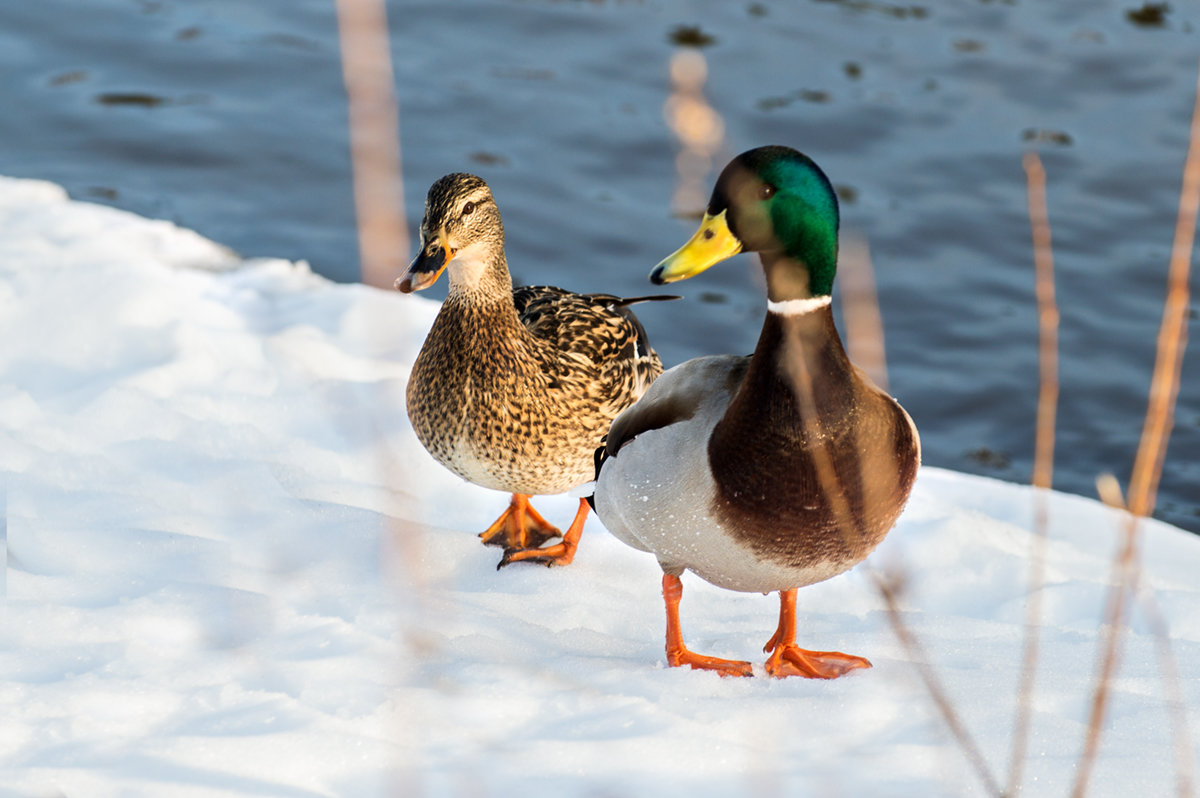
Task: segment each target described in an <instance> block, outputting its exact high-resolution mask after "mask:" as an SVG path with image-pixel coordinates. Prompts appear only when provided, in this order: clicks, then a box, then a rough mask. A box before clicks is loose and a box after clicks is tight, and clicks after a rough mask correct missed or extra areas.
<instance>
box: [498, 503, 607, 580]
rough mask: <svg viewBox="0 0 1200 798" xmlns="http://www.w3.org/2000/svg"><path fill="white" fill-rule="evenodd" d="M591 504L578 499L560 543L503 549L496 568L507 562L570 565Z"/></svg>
mask: <svg viewBox="0 0 1200 798" xmlns="http://www.w3.org/2000/svg"><path fill="white" fill-rule="evenodd" d="M589 510H591V506H590V505H589V504H588V500H587V499H580V500H579V510H578V511H577V512H576V513H575V520H574V521H572V522H571V526H569V527H567V533H566V534H565V535H563V538H562V542H561V543H555V544H554V545H553V546H546V547H544V548H540V549H539V548H537V547H533V548H528V549H512V548H510V549H505V550H504V556H503V557H501V558H500V564H499V565H497V566H496V568H497V569H499V568H503V567H504V566H506V565H508V564H509V563H514V562H537V563H542V564H543V565H545V566H547V567H549V566H551V565H570V564H571V561H572V560H574V559H575V550H576V549H577V548H579V536H580V535H582V534H583V525H584V523H585V522H586V521H587V517H588V511H589Z"/></svg>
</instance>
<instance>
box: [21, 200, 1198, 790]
mask: <svg viewBox="0 0 1200 798" xmlns="http://www.w3.org/2000/svg"><path fill="white" fill-rule="evenodd" d="M0 229H2V234H0V340H2V341H3V345H2V346H0V496H5V495H6V497H7V506H6V521H7V525H6V529H7V565H8V567H7V570H6V572H5V574H4V577H5V590H6V596H7V602H6V605H5V607H6V609H5V622H4V627H3V636H2V638H0V706H2V707H3V708H4V709H3V712H0V795H6V796H7V795H21V796H25V795H29V796H57V795H65V796H72V798H73V797H74V796H88V797H89V798H96V797H100V798H103V797H104V796H118V795H120V796H125V795H170V796H218V795H262V796H375V795H379V796H384V795H386V796H453V797H454V798H459V797H460V796H461V797H463V798H475V797H476V796H478V797H479V798H488V797H489V796H497V797H500V796H510V795H511V796H517V795H519V796H530V797H534V796H546V797H547V798H551V797H553V798H561V797H564V796H565V797H571V796H579V797H580V798H622V797H623V796H631V797H632V796H643V795H654V796H656V798H664V797H666V796H689V798H690V797H693V796H710V795H711V796H762V795H767V794H776V795H799V796H803V795H814V796H839V795H872V796H931V795H933V796H958V795H969V794H981V793H982V787H981V786H980V782H979V781H978V780H977V779H976V777H975V775H974V774H973V772H972V771H971V770H970V769H969V768H968V766H967V765H966V764H965V762H964V759H963V757H962V755H961V753H960V751H959V749H958V748H957V747H956V745H955V744H954V743H953V741H952V740H951V739H950V738H949V736H948V734H947V733H946V732H945V727H944V726H943V724H942V723H941V721H940V720H939V718H938V717H937V715H936V712H935V710H934V709H933V706H932V704H931V703H930V701H929V700H928V699H927V697H926V693H925V691H924V688H923V687H922V685H921V683H920V682H919V680H918V677H917V674H916V671H915V669H914V668H913V666H912V663H911V661H910V658H909V656H908V655H907V654H906V653H905V651H904V649H903V648H902V647H901V646H900V644H899V643H898V642H897V640H896V638H895V637H894V636H893V634H892V632H891V631H890V628H889V626H888V623H887V618H886V614H885V612H884V605H883V602H882V600H881V599H880V597H879V596H878V595H877V594H876V593H875V591H874V589H873V587H872V586H871V582H870V580H869V579H868V578H866V575H865V574H864V573H862V572H861V570H857V571H854V572H852V573H850V574H848V575H846V576H843V577H839V578H837V579H834V580H831V581H829V582H826V583H823V584H820V585H816V586H813V587H810V588H807V589H805V590H804V591H802V592H801V594H800V602H799V604H800V628H801V639H800V643H801V644H802V645H807V646H809V647H811V648H818V649H840V650H844V651H848V652H852V653H855V654H861V655H864V656H867V657H869V658H870V659H871V660H872V661H873V662H874V664H875V667H874V668H873V669H872V670H870V671H864V672H859V673H856V674H853V675H852V676H850V677H847V678H845V679H842V680H839V681H836V682H831V683H822V682H812V681H806V680H801V679H791V680H786V681H776V680H771V679H767V678H756V679H746V680H733V679H720V678H719V677H717V676H715V675H713V674H709V673H699V672H692V671H685V670H668V669H666V668H665V661H664V660H665V657H664V654H663V650H662V648H663V644H662V639H663V613H662V607H661V600H660V597H659V577H660V573H659V571H658V568H657V566H656V564H655V563H654V561H653V559H652V558H650V557H648V556H646V555H644V554H642V553H640V552H636V551H634V550H632V549H629V548H627V547H625V546H623V545H622V544H620V543H619V542H617V541H616V540H615V539H614V538H612V537H611V536H609V535H608V534H606V533H605V532H604V531H603V529H602V528H601V526H600V524H599V522H598V521H596V520H595V519H594V518H593V519H592V520H591V521H590V523H589V527H588V529H587V531H586V532H585V533H584V539H583V543H582V546H581V548H580V552H579V555H578V557H577V559H576V562H575V564H574V565H572V566H571V567H569V568H565V569H557V570H546V569H543V568H539V567H533V566H528V567H523V566H519V565H518V566H514V567H511V568H508V569H506V570H504V571H501V572H497V571H496V570H495V563H496V560H497V556H498V555H497V552H496V550H494V549H486V548H484V547H483V546H481V545H479V542H478V540H477V539H476V537H475V535H474V533H475V532H478V531H479V530H481V529H482V528H483V527H484V526H486V525H487V523H489V522H490V521H491V520H492V519H493V518H494V517H495V516H496V515H497V514H498V513H499V512H500V510H501V509H502V508H503V506H504V504H505V502H506V500H507V499H506V497H504V496H502V495H499V494H496V493H493V492H490V491H485V490H482V489H479V488H475V487H472V486H470V485H467V484H465V483H462V482H461V481H459V480H457V479H456V478H454V477H452V476H451V475H450V474H449V473H448V472H446V471H445V470H444V469H442V468H440V467H439V466H437V465H436V464H435V463H434V462H433V461H432V460H430V459H429V457H428V456H427V455H426V454H425V453H424V451H423V450H422V449H421V448H420V446H419V445H418V444H417V442H416V440H415V438H414V437H413V435H412V432H411V430H410V428H409V426H408V423H407V420H406V418H405V413H404V386H405V380H406V377H407V374H408V370H409V367H410V365H411V363H412V361H413V358H414V357H415V356H416V353H417V351H418V349H419V347H420V345H421V342H422V340H423V339H424V336H425V332H426V330H427V329H428V327H429V325H430V323H431V322H432V319H433V317H434V314H435V313H436V310H437V308H436V305H434V304H433V303H431V302H429V301H427V300H424V299H421V298H416V297H406V296H402V295H400V294H398V293H393V292H385V291H378V290H374V289H371V288H366V287H363V286H348V285H336V284H333V283H330V282H327V281H326V280H324V279H322V278H319V277H316V276H313V275H312V274H310V273H309V271H308V270H307V268H305V267H304V266H303V265H302V264H293V263H288V262H283V261H253V262H248V263H242V262H241V261H240V260H239V259H238V258H237V257H236V256H235V255H233V254H232V253H230V252H228V251H227V250H224V249H223V248H221V247H219V246H217V245H214V244H212V243H210V242H208V241H205V240H203V239H201V238H199V237H197V236H196V235H195V234H193V233H190V232H188V231H184V230H180V229H177V228H175V227H173V226H171V225H169V224H167V223H163V222H155V221H147V220H145V219H141V218H138V217H135V216H132V215H129V214H125V213H122V212H119V211H115V210H111V209H108V208H102V207H99V206H94V205H88V204H83V203H77V202H71V201H68V200H67V199H66V198H65V196H64V194H63V193H62V191H61V190H60V189H58V188H57V187H55V186H52V185H49V184H46V183H38V182H29V181H15V180H0ZM651 332H653V331H651ZM900 398H901V400H903V397H900ZM965 445H966V444H964V446H965ZM1061 456H1062V457H1069V456H1070V452H1062V453H1061ZM1114 465H1116V464H1114ZM538 506H539V509H541V510H542V512H543V513H544V514H546V515H547V516H548V517H550V519H551V520H552V521H554V522H557V523H559V524H565V523H566V522H567V521H568V520H569V518H570V516H571V514H572V511H573V509H574V500H572V499H570V498H569V497H551V498H543V499H541V500H540V501H539V502H538ZM1031 517H1032V509H1031V493H1030V491H1029V490H1028V489H1025V488H1021V487H1017V486H1013V485H1007V484H1004V483H999V482H994V481H990V480H985V479H980V478H975V477H966V476H962V475H959V474H954V473H950V472H946V471H939V470H936V469H925V470H924V471H923V472H922V475H921V478H920V481H919V483H918V485H917V489H916V491H915V493H914V496H913V499H912V501H911V503H910V506H909V509H908V511H907V512H906V514H905V515H904V517H903V518H902V520H901V522H900V524H899V526H898V527H897V528H896V530H895V531H894V532H893V533H892V535H891V536H890V537H889V539H888V540H887V541H886V542H885V544H884V545H883V547H882V548H881V549H880V550H879V551H878V552H877V553H876V554H875V555H873V557H872V558H871V563H873V564H874V567H876V568H879V569H882V570H887V571H901V572H903V573H904V574H906V575H907V583H906V584H907V589H906V592H905V594H904V598H903V605H904V610H905V611H904V620H905V622H906V623H907V624H908V625H909V627H910V628H911V629H912V630H913V632H915V633H916V634H917V636H918V637H919V639H920V641H921V642H922V644H923V645H924V647H925V649H926V651H927V654H928V656H929V658H930V660H931V661H932V662H933V664H934V666H935V667H936V670H937V673H938V674H939V675H940V677H941V679H942V680H943V683H944V685H945V688H946V690H947V692H948V694H949V696H950V698H951V699H952V701H953V702H954V705H955V707H956V709H957V711H958V713H959V714H960V716H961V719H962V721H963V722H964V724H965V725H966V727H967V728H968V729H969V730H970V732H971V734H972V735H973V736H974V737H975V739H976V740H977V741H978V743H979V745H980V747H981V749H982V751H983V754H984V756H985V758H986V759H987V761H988V764H989V766H990V767H991V769H992V770H993V772H995V773H996V774H997V778H1001V779H1002V777H1003V774H1004V772H1005V770H1006V768H1007V759H1008V751H1009V746H1010V731H1011V728H1012V718H1013V713H1014V707H1015V698H1014V696H1015V693H1016V688H1017V684H1018V676H1019V660H1020V646H1021V639H1022V628H1023V622H1024V613H1025V602H1026V597H1027V571H1028V564H1027V554H1028V552H1029V550H1030V545H1031V540H1032V536H1031V533H1030V531H1029V530H1030V527H1031ZM1144 528H1145V531H1146V536H1145V547H1144V548H1145V551H1144V557H1145V562H1144V566H1145V567H1144V572H1143V575H1142V581H1143V583H1144V584H1147V585H1149V586H1151V587H1152V588H1153V591H1154V596H1155V600H1156V602H1157V604H1158V606H1159V607H1160V608H1161V611H1162V613H1163V614H1164V615H1165V617H1166V619H1167V622H1168V623H1169V625H1170V634H1171V640H1172V643H1173V646H1174V655H1175V657H1176V658H1177V660H1178V661H1179V663H1180V667H1181V670H1182V673H1183V679H1182V684H1181V687H1182V690H1183V693H1184V698H1185V702H1186V704H1187V705H1188V706H1189V707H1191V709H1190V710H1189V716H1190V717H1189V719H1190V721H1191V723H1192V725H1193V726H1200V712H1198V711H1197V709H1196V707H1200V678H1198V676H1197V671H1196V667H1195V663H1196V662H1198V661H1200V596H1198V595H1197V593H1198V590H1200V588H1198V587H1197V585H1198V584H1200V582H1198V580H1197V578H1196V574H1197V570H1198V569H1197V565H1198V564H1200V542H1198V541H1197V540H1195V539H1194V538H1193V537H1191V536H1189V535H1187V534H1185V533H1183V532H1180V531H1179V530H1176V529H1173V528H1171V527H1167V526H1165V525H1163V524H1160V523H1147V524H1145V527H1144ZM1117 530H1118V516H1116V515H1114V514H1113V513H1111V512H1109V511H1107V510H1106V509H1104V508H1102V507H1101V506H1100V505H1098V504H1096V503H1094V502H1091V501H1087V500H1083V499H1078V498H1074V497H1068V496H1061V495H1055V496H1054V497H1053V504H1052V530H1051V537H1052V539H1051V542H1050V544H1049V546H1050V559H1049V562H1048V565H1047V569H1046V586H1045V588H1044V591H1043V594H1042V595H1043V598H1044V606H1045V621H1044V625H1043V628H1042V630H1041V636H1042V637H1041V639H1042V649H1043V657H1042V662H1041V667H1040V669H1039V673H1038V682H1037V691H1036V695H1035V699H1034V712H1035V716H1034V731H1033V737H1032V740H1031V744H1030V752H1031V758H1030V761H1029V764H1028V768H1027V778H1026V782H1027V784H1028V786H1029V788H1030V789H1029V791H1028V792H1027V793H1026V794H1031V795H1064V794H1066V793H1067V791H1068V790H1069V787H1070V784H1071V782H1072V779H1073V778H1074V771H1075V768H1076V762H1077V760H1078V755H1079V751H1080V749H1081V746H1082V739H1083V733H1084V726H1085V721H1086V717H1087V706H1088V702H1089V699H1090V681H1091V674H1092V671H1093V666H1094V663H1095V659H1096V644H1097V640H1098V639H1099V631H1098V630H1099V618H1100V616H1101V613H1102V608H1103V603H1104V597H1105V586H1106V584H1107V583H1108V580H1109V574H1110V570H1111V560H1112V554H1113V552H1114V550H1115V548H1116V541H1117V537H1116V534H1117ZM684 584H685V594H684V601H683V608H682V614H683V623H684V631H685V637H686V639H687V641H688V642H689V644H690V645H691V646H692V647H693V648H694V649H696V650H698V651H701V652H704V653H710V654H715V655H720V656H726V657H737V658H748V659H753V660H754V661H756V662H760V663H761V661H762V659H763V655H762V653H761V647H762V645H763V643H765V642H766V640H767V638H768V637H769V636H770V634H771V632H772V631H773V630H774V625H775V619H776V612H777V603H776V599H775V597H773V596H771V597H764V596H759V595H753V594H749V595H746V594H735V593H730V592H727V591H722V590H719V589H717V588H713V587H711V586H709V585H707V584H705V583H703V582H701V581H700V580H698V579H694V578H690V577H685V580H684ZM1144 617H1145V616H1144V615H1142V614H1140V612H1137V611H1135V614H1134V622H1133V626H1132V629H1131V632H1130V635H1129V637H1128V645H1127V648H1126V651H1125V654H1124V657H1123V667H1122V670H1121V673H1120V676H1119V678H1118V679H1117V681H1116V682H1115V684H1114V703H1113V706H1112V709H1111V713H1110V715H1109V720H1108V722H1107V724H1106V736H1105V738H1104V746H1103V749H1102V759H1101V762H1100V765H1099V768H1098V771H1097V773H1096V775H1095V777H1094V780H1093V785H1094V789H1093V792H1092V794H1093V795H1111V796H1130V795H1146V796H1150V795H1167V794H1170V793H1171V792H1172V790H1173V789H1174V779H1175V775H1174V771H1173V765H1172V750H1173V749H1172V744H1173V743H1172V735H1171V731H1170V730H1171V724H1170V715H1169V712H1168V709H1167V707H1166V705H1165V703H1164V695H1165V694H1166V690H1165V687H1164V681H1163V679H1162V678H1161V677H1160V672H1159V660H1158V657H1157V653H1156V644H1155V637H1154V636H1153V634H1152V633H1151V632H1150V630H1149V627H1148V625H1147V623H1146V622H1145V620H1144ZM1192 756H1193V757H1194V753H1193V754H1192Z"/></svg>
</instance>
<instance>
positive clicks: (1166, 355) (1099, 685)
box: [1072, 76, 1200, 798]
mask: <svg viewBox="0 0 1200 798" xmlns="http://www.w3.org/2000/svg"><path fill="white" fill-rule="evenodd" d="M1197 208H1200V76H1198V78H1197V88H1196V100H1195V104H1194V108H1193V111H1192V126H1191V132H1190V138H1189V143H1188V153H1187V160H1186V161H1185V163H1184V167H1183V187H1182V189H1181V191H1180V197H1179V214H1178V216H1177V217H1176V222H1175V242H1174V245H1173V246H1172V248H1171V263H1170V268H1169V271H1168V277H1167V298H1166V301H1165V303H1164V305H1163V319H1162V326H1161V327H1160V328H1159V333H1158V352H1157V356H1156V358H1155V362H1154V375H1153V377H1152V379H1151V383H1150V400H1149V403H1148V406H1147V408H1146V421H1145V424H1144V426H1143V428H1142V439H1141V443H1140V444H1139V446H1138V452H1137V457H1136V458H1135V460H1134V464H1133V475H1132V477H1131V478H1130V482H1129V501H1128V507H1129V511H1130V512H1131V513H1132V515H1131V516H1130V518H1129V522H1128V523H1127V524H1126V527H1125V535H1124V541H1123V542H1122V546H1121V551H1120V554H1119V556H1118V561H1117V570H1118V574H1117V581H1116V583H1115V584H1114V585H1113V586H1112V588H1111V590H1110V593H1109V601H1108V614H1107V616H1106V617H1107V634H1106V635H1105V640H1104V644H1105V645H1104V649H1103V652H1102V654H1101V659H1100V665H1099V668H1098V671H1097V674H1096V681H1095V685H1094V687H1093V694H1092V710H1091V716H1090V718H1089V721H1088V731H1087V736H1086V738H1085V741H1084V750H1083V755H1082V756H1081V758H1080V763H1079V768H1078V769H1077V771H1076V780H1075V786H1074V789H1073V790H1072V795H1073V796H1075V797H1076V798H1082V796H1084V795H1086V793H1087V787H1088V781H1089V779H1090V777H1091V773H1092V770H1093V768H1094V767H1095V761H1096V755H1097V753H1098V751H1099V748H1100V737H1101V730H1102V729H1103V726H1104V717H1105V714H1106V711H1107V709H1108V700H1109V683H1110V682H1111V680H1112V677H1113V675H1114V674H1115V673H1116V666H1117V660H1118V659H1119V651H1120V637H1121V625H1122V624H1123V623H1124V618H1125V612H1126V608H1127V605H1128V603H1129V598H1130V596H1131V595H1132V592H1133V591H1134V590H1135V584H1134V583H1135V581H1136V574H1137V566H1138V560H1137V550H1138V518H1139V517H1141V516H1147V515H1149V514H1150V513H1151V512H1153V510H1154V503H1155V499H1156V495H1157V493H1158V482H1159V479H1160V478H1161V476H1162V467H1163V462H1164V459H1165V457H1166V451H1167V440H1168V438H1169V437H1170V434H1171V427H1172V426H1173V424H1174V417H1175V397H1176V395H1177V394H1178V392H1179V373H1180V369H1181V367H1182V363H1183V351H1184V347H1185V346H1186V342H1187V326H1186V325H1187V307H1188V299H1189V294H1188V279H1189V277H1190V273H1191V260H1192V245H1193V241H1194V238H1195V232H1196V212H1197ZM1166 639H1167V640H1168V645H1169V638H1166ZM1165 676H1166V675H1165V674H1164V677H1165ZM1177 744H1178V741H1177ZM1185 781H1186V778H1184V777H1181V784H1183V783H1184V782H1185Z"/></svg>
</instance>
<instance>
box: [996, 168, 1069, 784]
mask: <svg viewBox="0 0 1200 798" xmlns="http://www.w3.org/2000/svg"><path fill="white" fill-rule="evenodd" d="M1023 164H1024V167H1025V177H1026V183H1027V191H1028V204H1029V224H1030V228H1031V230H1032V236H1033V261H1034V274H1035V280H1034V288H1035V293H1036V295H1037V306H1038V366H1039V378H1038V405H1037V430H1036V433H1035V440H1034V456H1033V485H1034V487H1035V488H1039V489H1040V490H1037V491H1035V492H1034V498H1033V501H1034V519H1033V532H1034V535H1033V540H1032V550H1031V551H1030V556H1029V602H1028V604H1027V605H1026V608H1025V640H1024V644H1023V646H1022V652H1021V678H1020V682H1019V684H1018V687H1017V713H1016V718H1015V720H1014V722H1013V734H1012V752H1011V754H1010V756H1009V770H1008V782H1007V784H1006V786H1005V789H1004V794H1005V795H1017V794H1018V793H1020V792H1021V779H1022V776H1023V775H1024V769H1025V759H1026V756H1027V754H1028V750H1029V730H1030V726H1031V725H1032V719H1033V710H1032V707H1033V687H1034V681H1035V679H1036V676H1037V663H1038V659H1039V656H1040V649H1041V638H1040V629H1041V623H1042V588H1043V586H1044V584H1045V578H1046V577H1045V572H1046V544H1047V534H1048V526H1049V514H1050V513H1049V507H1048V502H1049V497H1048V496H1047V492H1048V491H1049V490H1050V487H1051V485H1052V483H1053V479H1054V434H1055V417H1056V415H1057V410H1058V318H1059V317H1058V304H1057V302H1056V301H1055V298H1054V251H1053V248H1052V244H1051V235H1050V219H1049V216H1048V214H1047V212H1046V171H1045V169H1043V168H1042V160H1041V158H1039V157H1038V156H1037V154H1036V153H1032V152H1030V153H1026V155H1025V158H1024V159H1023Z"/></svg>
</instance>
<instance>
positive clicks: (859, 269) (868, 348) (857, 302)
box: [839, 237, 888, 393]
mask: <svg viewBox="0 0 1200 798" xmlns="http://www.w3.org/2000/svg"><path fill="white" fill-rule="evenodd" d="M839 260H840V261H841V263H842V267H841V268H840V269H839V272H840V282H841V291H842V318H843V319H844V320H845V323H846V351H847V352H848V353H849V355H850V359H851V360H852V361H854V364H855V365H856V366H858V367H859V368H861V369H862V370H863V371H865V372H866V373H867V376H868V377H870V378H871V380H872V381H873V382H874V383H875V384H876V385H878V386H879V388H880V389H881V390H883V391H884V392H885V393H886V392H887V389H888V375H887V353H886V352H884V347H883V343H884V342H883V316H882V314H880V312H879V296H878V294H877V293H876V290H875V270H874V269H873V268H871V250H870V247H868V246H867V242H866V241H865V240H863V239H861V238H857V237H855V238H850V239H848V240H847V241H846V243H845V244H844V245H843V246H842V251H841V257H840V258H839Z"/></svg>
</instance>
